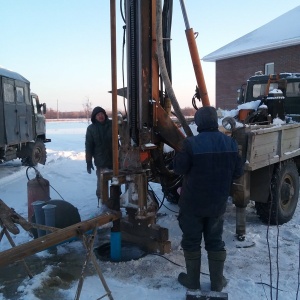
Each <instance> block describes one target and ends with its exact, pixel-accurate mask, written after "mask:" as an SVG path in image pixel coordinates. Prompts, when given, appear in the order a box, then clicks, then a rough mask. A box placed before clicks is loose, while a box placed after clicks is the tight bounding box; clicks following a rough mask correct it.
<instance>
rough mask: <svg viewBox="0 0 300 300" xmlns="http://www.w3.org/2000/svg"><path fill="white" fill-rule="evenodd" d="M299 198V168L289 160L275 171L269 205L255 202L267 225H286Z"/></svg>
mask: <svg viewBox="0 0 300 300" xmlns="http://www.w3.org/2000/svg"><path fill="white" fill-rule="evenodd" d="M298 197H299V174H298V170H297V166H296V164H295V163H294V162H293V161H292V160H288V161H285V162H283V163H282V164H281V165H279V166H278V167H277V168H276V169H275V170H274V173H273V177H272V181H271V192H270V196H269V199H268V203H259V202H255V207H256V210H257V214H258V215H259V216H260V219H261V220H262V221H263V222H265V223H269V224H271V225H281V224H284V223H286V222H288V221H290V220H291V219H292V217H293V215H294V212H295V209H296V207H297V203H298Z"/></svg>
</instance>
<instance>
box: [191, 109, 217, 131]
mask: <svg viewBox="0 0 300 300" xmlns="http://www.w3.org/2000/svg"><path fill="white" fill-rule="evenodd" d="M195 123H196V125H197V126H198V127H197V131H198V132H202V131H216V130H218V127H219V124H218V115H217V111H216V109H215V108H214V107H212V106H203V107H201V108H199V109H198V110H197V111H196V113H195Z"/></svg>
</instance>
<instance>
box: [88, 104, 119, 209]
mask: <svg viewBox="0 0 300 300" xmlns="http://www.w3.org/2000/svg"><path fill="white" fill-rule="evenodd" d="M91 121H92V124H90V125H89V126H88V128H87V130H86V135H85V159H86V165H87V172H88V173H89V174H91V171H92V169H93V170H94V167H93V161H92V160H93V158H94V164H95V166H96V168H97V169H96V174H97V179H98V180H97V190H96V195H97V197H98V204H99V199H100V198H101V187H100V174H101V172H102V171H104V170H105V169H112V164H113V163H112V121H111V120H109V119H108V116H107V114H106V112H105V110H104V109H103V108H102V107H100V106H97V107H95V108H94V109H93V112H92V115H91Z"/></svg>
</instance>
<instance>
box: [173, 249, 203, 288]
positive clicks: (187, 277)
mask: <svg viewBox="0 0 300 300" xmlns="http://www.w3.org/2000/svg"><path fill="white" fill-rule="evenodd" d="M183 253H184V258H185V265H186V271H187V273H180V274H179V275H178V281H179V283H180V284H182V285H183V286H185V287H186V288H188V289H193V290H197V289H200V267H201V251H197V252H189V251H183Z"/></svg>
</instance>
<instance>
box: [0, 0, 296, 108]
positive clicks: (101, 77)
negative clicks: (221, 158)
mask: <svg viewBox="0 0 300 300" xmlns="http://www.w3.org/2000/svg"><path fill="white" fill-rule="evenodd" d="M298 5H299V1H298V0H288V1H285V2H277V1H271V0H264V1H261V0H260V1H259V0H253V1H251V2H245V1H240V0H228V1H220V0H210V1H202V0H186V1H185V6H186V10H187V13H188V18H189V22H190V26H191V27H192V28H193V29H194V31H195V32H199V36H198V38H197V45H198V51H199V54H200V57H204V56H205V55H207V54H209V53H211V52H213V51H215V50H217V49H218V48H220V47H222V46H224V45H226V44H228V43H230V42H232V41H233V40H235V39H237V38H239V37H241V36H243V35H245V34H247V33H249V32H250V31H252V30H255V29H257V28H258V27H260V26H262V25H264V24H266V23H268V22H269V21H271V20H273V19H275V18H276V17H278V16H280V15H282V14H284V13H286V12H287V11H289V10H291V9H293V8H295V7H296V6H298ZM116 7H117V34H118V40H117V44H118V45H117V47H118V62H117V66H118V73H119V74H120V71H121V46H122V31H123V29H122V27H123V25H124V24H123V21H122V19H121V17H120V12H119V7H120V2H119V0H116ZM109 15H110V1H109V0H43V1H41V0H26V1H24V0H11V1H7V0H0V26H1V43H0V66H2V67H5V68H7V69H10V70H13V71H16V72H18V73H20V74H21V75H23V76H24V77H26V78H27V79H28V80H29V81H30V82H31V89H32V91H33V92H35V93H37V94H38V95H39V96H40V98H41V100H42V102H46V103H47V105H48V107H50V108H53V109H56V108H57V106H58V108H59V110H60V111H78V110H82V108H83V103H84V102H86V100H87V99H89V100H90V101H91V102H92V105H93V106H96V105H101V106H103V107H104V108H106V109H108V110H109V109H111V95H110V94H108V93H107V91H108V90H110V89H111V73H110V21H109ZM299 17H300V16H299ZM171 47H172V69H173V87H174V91H175V94H176V96H177V98H178V100H179V102H180V105H181V107H187V106H191V99H192V96H193V94H194V91H195V86H196V80H195V76H194V71H193V67H192V63H191V59H190V54H189V52H188V47H187V45H186V37H185V25H184V22H183V18H182V13H181V9H180V4H179V0H174V15H173V29H172V46H171ZM202 67H203V72H204V76H205V80H206V84H207V88H208V93H209V97H210V99H211V103H212V104H213V105H214V103H215V99H214V98H215V94H214V93H215V92H214V88H215V63H212V62H202ZM239 85H240V83H239V82H237V87H238V86H239ZM118 86H119V87H121V86H122V80H121V76H119V77H118ZM119 101H120V102H119V103H120V104H119V105H120V107H121V103H122V99H120V100H119ZM233 101H234V99H233Z"/></svg>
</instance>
